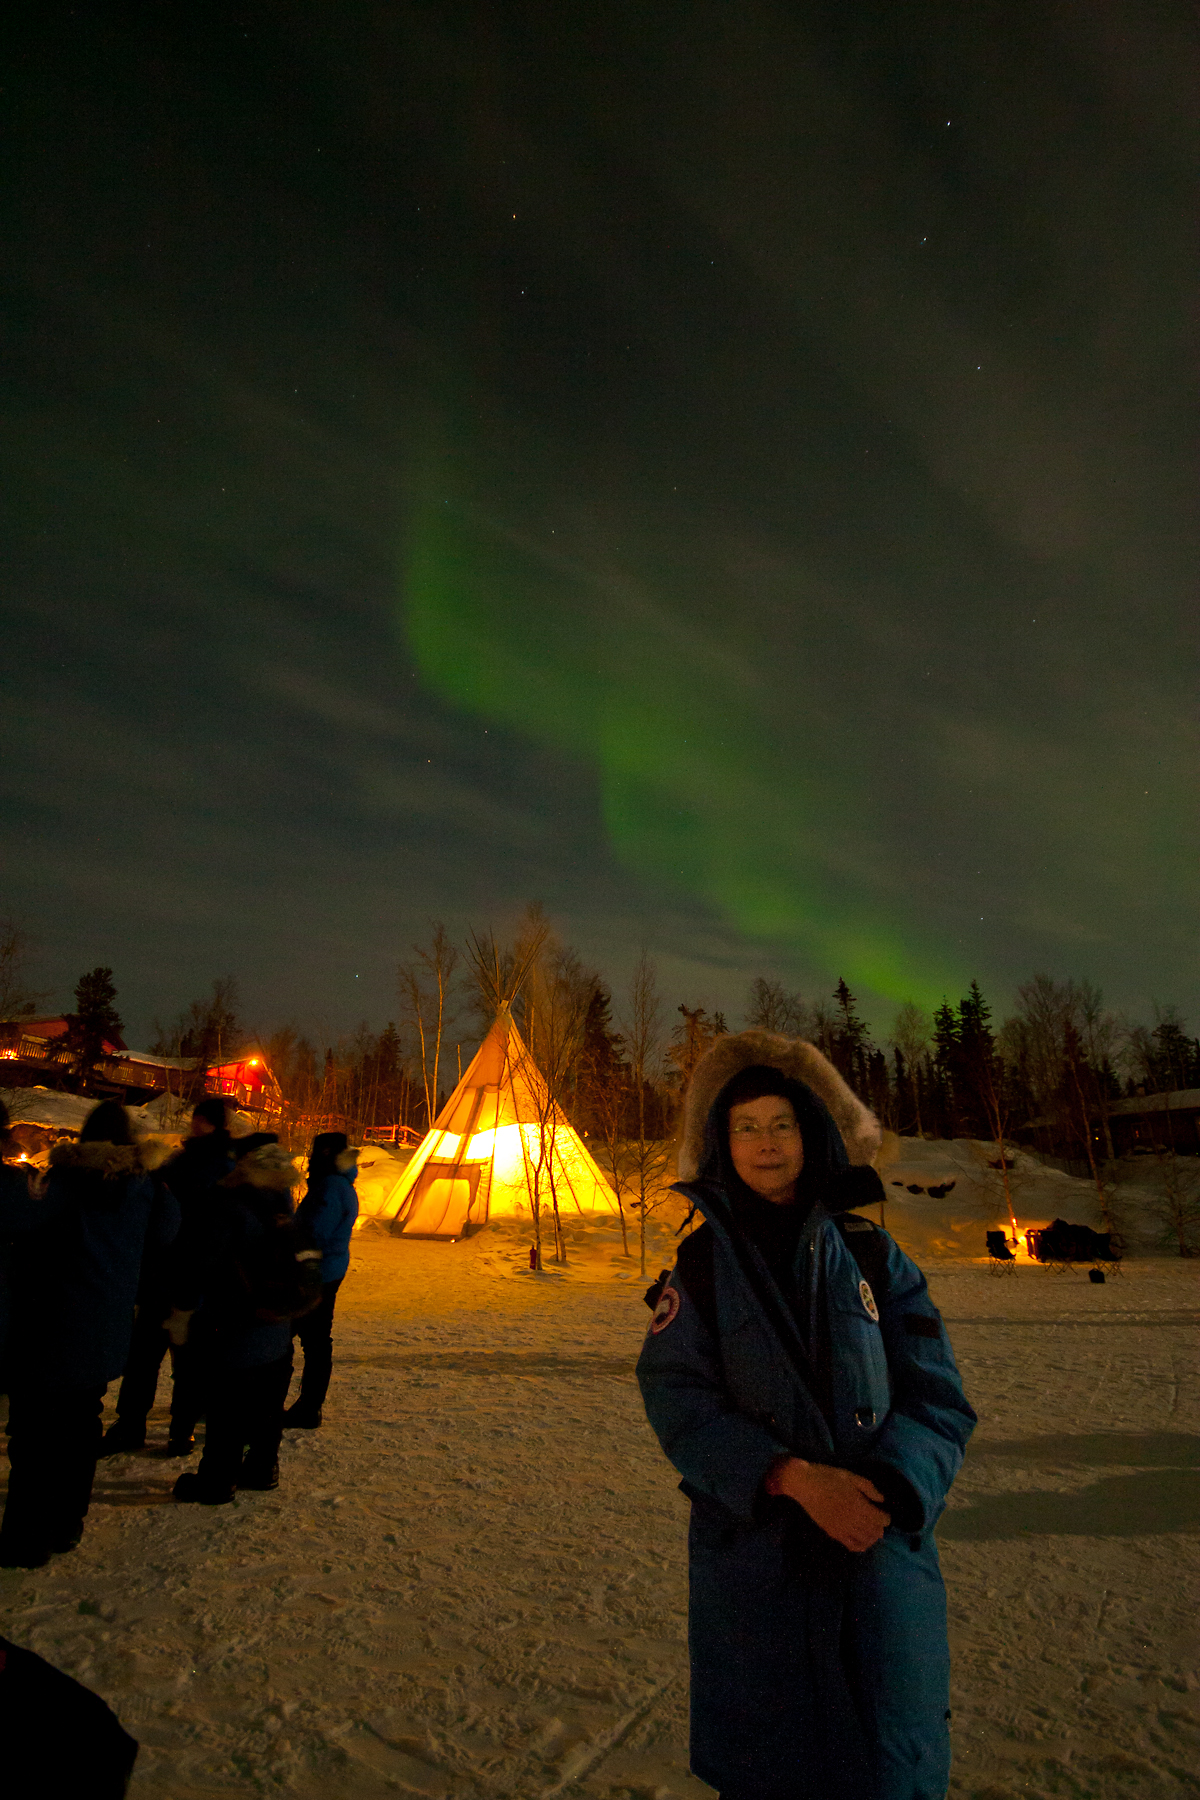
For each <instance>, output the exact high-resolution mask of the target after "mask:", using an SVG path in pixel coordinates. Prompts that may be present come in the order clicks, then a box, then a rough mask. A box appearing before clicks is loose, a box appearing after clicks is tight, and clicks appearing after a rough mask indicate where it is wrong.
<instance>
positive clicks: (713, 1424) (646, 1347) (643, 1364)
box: [637, 1269, 787, 1524]
mask: <svg viewBox="0 0 1200 1800" xmlns="http://www.w3.org/2000/svg"><path fill="white" fill-rule="evenodd" d="M637 1378H638V1386H639V1387H640V1388H641V1390H642V1401H643V1403H644V1405H645V1408H646V1417H647V1418H648V1419H649V1421H650V1424H651V1426H652V1428H653V1430H654V1433H655V1435H656V1436H657V1438H658V1441H659V1443H660V1444H661V1445H662V1447H663V1450H664V1451H665V1452H666V1455H667V1458H668V1460H669V1461H670V1462H672V1463H673V1464H674V1466H675V1467H676V1468H677V1469H678V1471H679V1473H680V1475H682V1477H683V1479H684V1482H685V1484H686V1486H687V1487H688V1488H691V1489H695V1490H696V1491H697V1492H699V1493H701V1494H706V1495H708V1496H709V1497H710V1498H711V1499H713V1500H717V1501H719V1502H720V1504H721V1505H722V1506H724V1507H726V1508H727V1509H728V1510H729V1511H730V1512H731V1513H734V1514H735V1515H736V1516H737V1517H738V1518H740V1519H742V1520H744V1521H745V1523H746V1524H753V1523H754V1522H755V1520H756V1518H757V1517H758V1503H759V1501H760V1498H761V1487H762V1481H763V1477H764V1476H765V1475H766V1473H767V1471H768V1469H769V1468H770V1467H771V1465H772V1463H774V1462H776V1461H777V1460H778V1459H779V1457H780V1456H783V1455H786V1454H787V1446H786V1444H783V1443H781V1442H780V1441H779V1439H778V1438H776V1437H775V1436H774V1435H773V1434H772V1432H771V1431H770V1430H769V1429H768V1427H767V1426H766V1425H765V1424H761V1423H760V1422H759V1421H758V1420H757V1419H753V1418H750V1417H749V1416H748V1415H747V1414H745V1413H743V1412H739V1411H738V1409H737V1407H736V1406H735V1405H734V1403H733V1400H732V1399H731V1397H730V1395H729V1393H728V1391H727V1389H726V1387H725V1385H724V1381H723V1379H722V1374H721V1358H720V1352H719V1349H718V1347H717V1344H716V1342H715V1340H714V1338H713V1336H712V1333H711V1332H710V1330H709V1328H708V1326H707V1325H706V1324H705V1323H704V1320H703V1319H702V1318H701V1316H700V1314H699V1312H698V1311H697V1309H696V1307H695V1306H694V1305H693V1304H692V1302H691V1300H690V1299H689V1297H688V1293H687V1289H686V1288H685V1286H684V1285H683V1282H682V1280H681V1279H680V1275H679V1271H678V1269H676V1270H674V1271H673V1272H672V1274H671V1277H670V1280H669V1281H668V1283H667V1285H666V1287H665V1288H664V1289H663V1293H662V1297H661V1299H660V1300H659V1303H658V1307H657V1308H656V1310H655V1315H654V1318H653V1319H652V1320H651V1322H650V1329H649V1331H648V1332H647V1334H646V1341H645V1343H644V1344H643V1345H642V1353H641V1355H640V1356H639V1357H638V1363H637Z"/></svg>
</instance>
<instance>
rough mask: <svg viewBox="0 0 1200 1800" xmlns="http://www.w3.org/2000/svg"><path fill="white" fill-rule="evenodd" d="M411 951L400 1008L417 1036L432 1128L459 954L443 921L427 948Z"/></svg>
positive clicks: (402, 975)
mask: <svg viewBox="0 0 1200 1800" xmlns="http://www.w3.org/2000/svg"><path fill="white" fill-rule="evenodd" d="M412 949H413V955H412V960H411V961H410V962H406V963H401V964H400V969H399V986H400V1006H401V1010H402V1013H403V1015H404V1018H405V1020H406V1022H407V1023H408V1024H409V1026H410V1027H411V1028H412V1030H413V1031H414V1032H415V1034H416V1039H417V1044H418V1050H419V1059H420V1064H421V1077H422V1080H423V1082H424V1086H425V1114H426V1122H427V1124H429V1125H432V1124H433V1121H434V1119H435V1117H436V1116H437V1110H438V1094H439V1087H440V1072H441V1057H442V1038H443V1035H444V1033H445V1031H446V1024H447V1020H448V1018H449V1015H450V1010H451V1006H452V1003H453V994H454V973H455V970H456V969H457V967H458V964H459V952H458V949H457V948H456V946H455V945H454V944H452V943H451V941H450V938H449V936H448V934H447V932H446V927H445V926H444V925H443V924H442V922H441V920H440V919H435V920H431V922H430V939H429V942H428V944H414V945H413V947H412Z"/></svg>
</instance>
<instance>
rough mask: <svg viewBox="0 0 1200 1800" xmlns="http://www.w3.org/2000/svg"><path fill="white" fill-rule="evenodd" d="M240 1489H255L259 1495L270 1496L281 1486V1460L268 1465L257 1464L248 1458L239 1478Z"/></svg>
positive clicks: (276, 1459)
mask: <svg viewBox="0 0 1200 1800" xmlns="http://www.w3.org/2000/svg"><path fill="white" fill-rule="evenodd" d="M238 1486H239V1487H240V1488H254V1489H255V1490H256V1491H257V1492H258V1493H261V1494H270V1493H273V1492H274V1491H275V1489H276V1488H277V1487H278V1486H279V1458H278V1457H275V1458H274V1460H273V1461H272V1462H270V1463H268V1464H263V1463H255V1462H254V1460H253V1459H252V1458H251V1457H249V1456H248V1457H247V1458H246V1460H245V1462H244V1463H243V1464H242V1472H241V1474H240V1475H239V1476H238Z"/></svg>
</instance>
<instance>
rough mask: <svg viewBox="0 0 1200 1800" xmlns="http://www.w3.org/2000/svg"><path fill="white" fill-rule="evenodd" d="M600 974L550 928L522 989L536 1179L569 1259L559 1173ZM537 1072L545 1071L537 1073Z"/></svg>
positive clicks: (559, 1258) (558, 1256)
mask: <svg viewBox="0 0 1200 1800" xmlns="http://www.w3.org/2000/svg"><path fill="white" fill-rule="evenodd" d="M596 980H597V977H596V976H595V975H592V974H589V973H587V972H586V971H585V970H584V969H583V968H582V966H581V964H580V961H579V958H578V956H577V955H576V954H575V952H574V951H573V950H568V949H565V948H564V947H563V946H562V945H561V944H558V943H556V942H554V940H553V939H552V938H551V937H550V936H549V935H548V934H547V935H546V936H545V937H544V938H543V940H542V946H541V951H540V953H539V954H538V955H537V956H535V957H534V958H533V960H532V962H531V964H530V968H529V974H528V976H527V978H526V980H525V983H524V987H523V990H522V998H523V1001H524V1008H523V1011H524V1021H525V1041H526V1044H527V1046H528V1054H529V1056H530V1058H531V1060H532V1063H533V1065H534V1066H533V1070H532V1071H531V1072H530V1076H529V1079H528V1080H527V1083H526V1085H527V1087H528V1089H529V1091H530V1093H531V1094H532V1096H533V1099H534V1103H535V1105H536V1108H537V1112H538V1167H537V1171H536V1183H535V1185H539V1186H540V1185H543V1184H544V1187H545V1190H546V1192H547V1193H548V1194H549V1198H550V1207H551V1213H552V1216H553V1220H554V1258H555V1261H556V1262H558V1263H565V1262H566V1260H567V1243H566V1235H565V1232H564V1230H563V1221H562V1206H561V1196H560V1194H559V1183H558V1173H559V1169H560V1167H561V1162H560V1150H559V1132H560V1131H561V1129H562V1127H563V1124H564V1122H565V1109H566V1105H567V1100H568V1096H569V1093H570V1090H571V1086H572V1079H573V1076H574V1074H575V1070H576V1066H577V1064H578V1060H579V1054H580V1051H581V1049H582V1047H583V1032H584V1026H585V1024H586V1023H587V1014H588V1007H589V1006H590V1004H591V998H592V994H593V993H594V991H595V986H596ZM534 1077H540V1080H539V1079H534Z"/></svg>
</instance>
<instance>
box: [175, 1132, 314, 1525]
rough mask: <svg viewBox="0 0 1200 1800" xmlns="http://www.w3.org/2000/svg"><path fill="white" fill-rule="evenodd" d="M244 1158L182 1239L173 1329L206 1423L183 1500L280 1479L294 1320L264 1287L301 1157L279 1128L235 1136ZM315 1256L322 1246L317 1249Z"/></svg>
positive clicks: (181, 1490)
mask: <svg viewBox="0 0 1200 1800" xmlns="http://www.w3.org/2000/svg"><path fill="white" fill-rule="evenodd" d="M234 1151H235V1154H236V1156H237V1161H236V1162H235V1163H234V1166H233V1168H232V1169H231V1170H230V1172H229V1174H228V1175H226V1177H225V1178H224V1180H223V1181H222V1182H221V1183H220V1184H219V1186H218V1187H217V1188H216V1189H215V1190H214V1191H213V1194H212V1197H211V1200H210V1203H209V1204H207V1205H206V1206H205V1207H204V1209H203V1211H198V1212H195V1213H194V1214H193V1217H192V1219H191V1221H190V1223H189V1224H187V1225H186V1226H185V1235H184V1236H181V1239H180V1254H179V1258H178V1263H179V1276H178V1281H177V1287H176V1292H175V1304H174V1308H173V1310H172V1313H171V1316H170V1318H169V1319H168V1320H167V1331H168V1333H169V1334H170V1336H171V1338H172V1341H173V1342H175V1343H187V1344H188V1346H189V1349H190V1350H192V1351H193V1352H194V1353H195V1355H196V1356H197V1357H198V1359H199V1360H200V1362H201V1364H202V1367H203V1387H204V1393H205V1416H206V1419H207V1425H206V1430H205V1440H204V1455H203V1457H202V1458H201V1460H200V1467H199V1469H198V1470H197V1471H196V1472H195V1473H191V1472H189V1473H187V1474H184V1475H181V1476H180V1477H179V1479H178V1481H177V1482H176V1483H175V1489H174V1493H175V1498H176V1499H177V1500H187V1501H193V1500H195V1501H200V1502H201V1503H203V1504H206V1505H221V1504H223V1503H225V1502H226V1501H229V1500H232V1499H233V1496H234V1492H235V1490H236V1489H238V1488H263V1489H270V1488H275V1487H277V1486H278V1485H279V1463H278V1457H279V1443H280V1439H281V1437H282V1435H283V1407H284V1401H285V1400H286V1399H287V1391H288V1385H289V1383H290V1381H291V1378H292V1324H291V1319H290V1318H288V1317H274V1316H269V1313H268V1311H267V1309H264V1308H263V1306H262V1305H261V1304H259V1300H258V1293H259V1287H260V1283H261V1281H262V1279H263V1272H264V1270H265V1269H266V1267H267V1265H268V1263H269V1261H270V1258H271V1253H272V1248H273V1243H274V1241H275V1239H276V1231H277V1228H278V1226H279V1225H280V1224H281V1223H283V1224H285V1225H286V1224H287V1223H288V1222H290V1221H291V1218H292V1189H293V1187H294V1186H295V1184H296V1166H295V1164H294V1162H293V1161H292V1158H291V1157H290V1156H289V1155H288V1153H287V1151H286V1150H284V1148H283V1147H282V1145H281V1144H280V1143H279V1142H278V1140H277V1138H276V1137H275V1136H274V1134H273V1133H270V1132H256V1133H252V1134H251V1135H250V1136H248V1137H244V1138H240V1139H237V1140H235V1143H234ZM312 1254H313V1255H314V1257H315V1254H316V1253H315V1252H313V1253H312Z"/></svg>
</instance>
